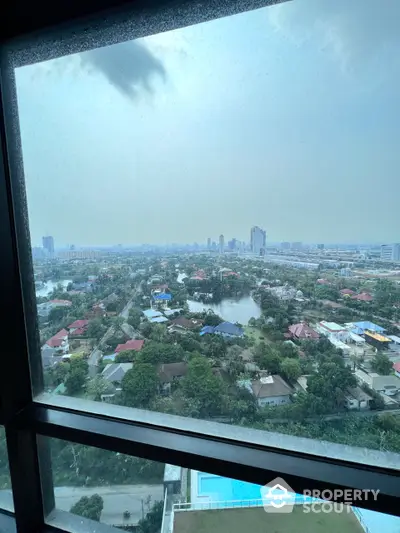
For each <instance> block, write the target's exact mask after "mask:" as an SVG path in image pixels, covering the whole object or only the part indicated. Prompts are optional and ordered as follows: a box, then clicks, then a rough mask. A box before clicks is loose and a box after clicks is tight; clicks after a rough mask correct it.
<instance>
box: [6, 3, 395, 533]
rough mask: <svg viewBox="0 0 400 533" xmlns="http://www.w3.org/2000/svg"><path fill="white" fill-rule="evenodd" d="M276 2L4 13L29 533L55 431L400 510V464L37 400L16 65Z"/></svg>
mask: <svg viewBox="0 0 400 533" xmlns="http://www.w3.org/2000/svg"><path fill="white" fill-rule="evenodd" d="M278 1H279V0H271V1H269V2H268V1H266V0H250V2H245V1H244V0H237V1H235V2H231V1H230V0H218V2H217V1H216V0H205V1H203V2H202V4H201V5H200V4H196V3H195V2H193V1H191V0H180V1H175V2H170V1H167V0H151V1H150V2H147V3H146V2H145V1H144V0H143V1H137V2H128V1H127V0H116V1H114V2H110V1H109V0H101V1H100V2H98V1H96V2H95V1H94V0H84V1H82V0H81V1H75V0H74V1H73V2H67V0H63V1H62V2H61V4H60V3H58V4H52V5H50V4H46V5H43V4H40V3H39V4H37V3H36V4H32V3H28V2H26V5H25V6H24V5H23V4H24V2H25V0H22V1H18V2H17V3H16V6H17V7H18V9H19V11H18V9H17V10H15V9H10V12H9V13H8V12H6V17H5V20H6V21H7V22H8V24H4V28H7V29H5V30H4V31H3V33H2V34H1V35H2V40H1V45H0V47H1V48H0V138H1V146H0V227H1V228H2V233H1V240H0V243H1V249H2V262H1V274H2V276H1V284H2V299H1V301H0V306H1V309H2V312H1V316H2V317H3V327H4V331H6V332H11V334H8V335H6V336H5V337H6V339H4V341H5V351H6V353H7V354H8V360H7V373H6V372H3V373H2V375H0V400H1V409H0V423H1V424H2V425H4V426H5V433H6V439H7V448H8V455H9V465H10V474H11V483H12V490H13V497H14V506H15V513H14V515H13V516H14V519H15V525H16V527H17V530H18V531H19V532H21V533H31V532H32V533H33V532H35V533H36V532H38V531H41V530H45V529H47V528H48V527H49V526H48V525H46V516H47V515H48V514H49V513H50V512H51V511H52V509H53V508H54V492H53V484H52V475H51V462H50V451H49V442H48V437H55V438H61V439H65V440H67V441H72V442H77V443H81V444H85V445H89V446H96V447H99V448H104V449H107V450H110V451H115V452H121V453H126V454H130V455H135V456H138V457H144V458H148V459H152V460H156V461H161V462H168V463H173V464H179V465H181V466H186V467H188V468H194V469H197V470H202V471H206V472H210V473H215V474H220V475H223V476H226V477H234V478H237V479H242V480H244V481H249V482H253V483H258V484H264V483H266V482H267V481H269V480H270V479H273V478H274V477H276V476H278V475H279V476H282V477H284V478H285V480H286V481H287V482H288V483H289V484H290V485H291V486H292V487H293V489H294V490H296V491H298V492H301V491H302V490H304V489H306V488H307V489H311V490H312V489H323V488H333V489H335V488H336V489H340V488H359V489H360V488H361V489H363V488H379V489H380V490H381V493H380V495H379V497H378V499H377V501H369V500H366V501H362V502H359V504H357V505H359V507H365V508H368V509H372V510H375V511H381V512H385V513H388V514H393V515H400V506H399V501H400V484H399V483H398V476H399V473H398V470H396V469H394V468H385V467H381V466H377V465H375V466H374V465H368V464H361V463H355V462H351V461H347V460H343V459H340V458H327V457H323V456H317V455H312V454H311V453H304V452H300V451H293V450H288V449H279V448H277V447H276V446H271V445H269V444H268V442H265V443H260V442H257V443H255V442H253V441H251V440H245V439H244V440H242V441H238V440H237V439H234V438H233V437H232V438H229V437H226V436H221V435H214V436H211V435H210V434H209V432H208V431H207V430H206V422H203V421H201V420H196V431H194V430H193V428H191V429H187V428H186V429H185V428H182V427H176V428H173V427H171V426H168V425H165V424H163V423H159V424H157V423H152V424H150V423H146V422H144V421H143V420H136V421H135V420H129V421H128V420H122V419H121V418H117V417H113V416H112V415H110V414H99V413H98V412H88V411H87V409H85V410H83V409H81V410H77V409H76V408H75V407H71V406H68V405H50V404H49V403H47V404H46V403H45V402H43V401H39V400H38V399H37V395H38V394H40V393H41V392H42V391H43V372H42V364H41V358H40V346H39V338H38V331H37V328H36V300H35V291H34V283H33V264H32V256H31V249H30V240H29V228H28V217H27V203H26V196H25V185H24V173H23V163H22V151H21V140H20V132H19V124H18V109H17V99H16V88H15V76H14V68H15V67H16V66H20V65H23V64H27V63H29V62H31V61H32V58H34V59H35V60H36V61H41V60H45V59H49V58H52V57H57V56H61V55H65V54H66V53H73V52H77V51H82V50H84V49H89V48H95V47H98V46H105V45H107V44H113V43H115V42H117V35H116V33H117V32H116V27H118V28H119V30H121V31H120V32H118V35H121V34H122V35H124V39H125V40H127V39H131V38H136V37H142V36H144V35H148V34H151V33H156V32H158V31H166V30H171V29H176V28H178V27H181V26H184V25H191V24H195V23H199V22H204V21H206V20H212V19H214V18H218V17H220V16H225V15H232V14H235V13H239V12H241V11H244V10H249V9H256V8H259V7H264V6H265V5H266V4H275V3H277V2H278ZM296 1H297V2H301V1H302V0H296ZM33 5H34V7H33ZM63 8H64V9H65V11H64V12H62V9H63ZM111 8H112V9H111ZM117 8H118V9H117ZM105 9H108V11H107V12H105V11H104V10H105ZM17 11H18V12H17ZM27 14H28V15H29V14H30V15H31V16H30V17H29V16H27ZM127 15H129V16H127ZM128 19H129V20H128ZM71 20H73V22H71ZM68 21H69V22H68ZM56 24H58V26H55V25H56ZM27 32H31V35H27ZM32 32H37V33H36V34H32ZM119 40H120V39H118V41H119ZM27 47H29V52H27V50H28V48H27ZM192 422H193V421H192ZM371 452H372V453H373V451H371ZM377 453H379V452H377ZM2 516H4V517H6V519H7V520H8V522H7V524H10V522H9V520H10V516H9V514H7V513H2V514H0V523H1V520H2ZM58 527H59V526H58ZM67 529H68V524H66V525H65V530H67Z"/></svg>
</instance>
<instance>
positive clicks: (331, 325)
mask: <svg viewBox="0 0 400 533" xmlns="http://www.w3.org/2000/svg"><path fill="white" fill-rule="evenodd" d="M320 324H321V326H322V327H324V328H326V329H329V331H343V330H344V329H345V328H344V327H343V326H341V325H340V324H336V322H327V321H326V320H322V321H321V322H320Z"/></svg>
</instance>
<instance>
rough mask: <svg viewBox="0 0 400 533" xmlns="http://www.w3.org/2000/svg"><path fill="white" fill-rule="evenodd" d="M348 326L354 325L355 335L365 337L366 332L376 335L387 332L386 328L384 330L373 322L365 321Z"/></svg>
mask: <svg viewBox="0 0 400 533" xmlns="http://www.w3.org/2000/svg"><path fill="white" fill-rule="evenodd" d="M346 325H349V326H350V325H353V326H354V327H353V329H352V330H351V331H352V332H353V333H356V334H357V335H364V334H365V332H366V331H373V332H374V333H383V332H384V331H385V328H382V327H381V326H378V325H377V324H374V323H373V322H370V321H369V320H363V321H362V322H353V323H351V322H350V323H349V324H346Z"/></svg>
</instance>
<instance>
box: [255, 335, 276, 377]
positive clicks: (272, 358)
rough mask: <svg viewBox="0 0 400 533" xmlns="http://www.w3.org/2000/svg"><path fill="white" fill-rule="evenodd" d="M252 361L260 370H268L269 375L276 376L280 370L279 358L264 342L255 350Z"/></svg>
mask: <svg viewBox="0 0 400 533" xmlns="http://www.w3.org/2000/svg"><path fill="white" fill-rule="evenodd" d="M254 361H255V362H256V363H257V365H258V366H259V367H260V368H261V369H262V370H268V371H269V372H271V374H278V373H279V371H280V368H281V361H282V359H281V357H280V355H279V354H278V353H277V352H276V351H275V350H274V349H272V348H271V347H270V346H268V345H267V344H265V343H264V342H260V343H259V344H258V346H257V347H256V349H255V353H254Z"/></svg>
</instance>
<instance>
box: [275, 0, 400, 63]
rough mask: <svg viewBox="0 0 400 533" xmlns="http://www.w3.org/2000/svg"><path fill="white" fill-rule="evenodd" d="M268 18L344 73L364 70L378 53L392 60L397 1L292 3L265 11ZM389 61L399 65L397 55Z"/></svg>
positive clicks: (399, 13)
mask: <svg viewBox="0 0 400 533" xmlns="http://www.w3.org/2000/svg"><path fill="white" fill-rule="evenodd" d="M268 18H269V22H270V24H271V25H272V26H273V27H274V28H275V30H276V31H277V32H280V33H281V34H282V35H283V36H284V37H285V38H287V39H288V40H290V41H292V42H293V43H294V44H295V45H297V46H301V45H302V44H304V43H306V42H310V41H312V42H315V44H316V45H317V46H318V48H319V49H320V50H321V52H327V53H329V54H331V56H332V57H333V59H335V60H336V61H338V63H339V64H340V67H341V68H342V70H343V71H344V72H350V71H353V72H357V71H360V70H363V69H365V68H367V69H368V68H369V67H370V66H371V63H374V64H376V63H375V62H379V58H381V56H382V54H386V55H387V56H388V57H390V58H392V57H393V56H394V54H393V53H390V54H389V52H390V51H391V48H392V47H393V46H396V45H397V46H398V45H399V44H400V34H399V31H398V21H399V20H400V1H399V0H301V1H300V0H293V1H291V2H284V3H283V4H280V5H277V6H274V7H271V8H269V9H268ZM385 57H386V56H385ZM393 61H394V63H393V64H396V65H397V66H398V65H399V60H398V54H397V58H395V59H393ZM386 66H387V62H386Z"/></svg>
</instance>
